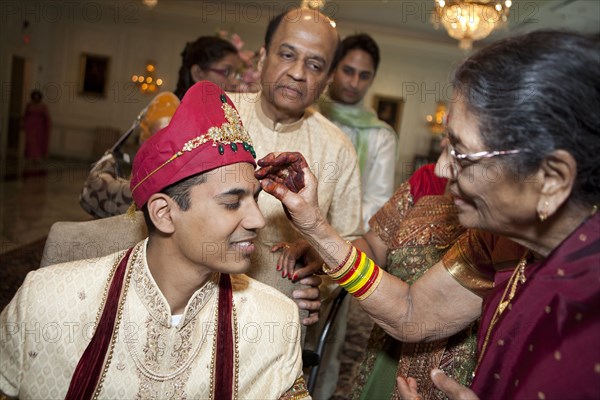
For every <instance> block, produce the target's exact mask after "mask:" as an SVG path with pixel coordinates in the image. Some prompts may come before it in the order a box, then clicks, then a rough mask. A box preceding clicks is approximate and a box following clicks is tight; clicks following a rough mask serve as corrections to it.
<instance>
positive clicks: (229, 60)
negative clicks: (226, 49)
mask: <svg viewBox="0 0 600 400" xmlns="http://www.w3.org/2000/svg"><path fill="white" fill-rule="evenodd" d="M241 62H242V59H241V58H240V57H239V56H238V55H237V54H234V53H228V54H227V55H225V57H223V58H221V59H220V60H219V61H216V62H215V64H238V63H241Z"/></svg>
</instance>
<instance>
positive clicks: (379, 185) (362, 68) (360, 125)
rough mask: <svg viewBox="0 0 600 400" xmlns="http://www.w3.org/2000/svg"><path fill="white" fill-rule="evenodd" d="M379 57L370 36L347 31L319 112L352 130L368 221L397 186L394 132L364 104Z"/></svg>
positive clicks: (345, 129) (350, 133)
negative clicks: (395, 181) (348, 33)
mask: <svg viewBox="0 0 600 400" xmlns="http://www.w3.org/2000/svg"><path fill="white" fill-rule="evenodd" d="M379 60H380V56H379V47H378V46H377V43H376V42H375V40H373V38H372V37H371V36H369V35H367V34H364V33H361V34H358V35H352V36H348V37H347V38H345V39H344V40H343V41H342V55H341V60H340V62H339V64H338V65H337V67H336V69H335V71H334V73H333V81H332V82H331V84H330V85H329V89H328V93H327V95H324V96H322V97H321V99H320V100H319V109H320V111H321V113H323V115H325V116H326V117H327V118H329V120H330V121H332V122H333V123H334V124H336V125H337V126H338V127H339V128H340V129H341V130H342V131H343V132H344V133H345V134H346V135H348V137H349V138H350V140H351V141H352V144H354V147H355V148H356V152H357V154H358V163H359V167H360V175H361V180H362V192H363V194H362V208H363V221H364V224H365V227H366V226H368V223H369V219H370V218H371V217H372V216H373V214H375V212H377V210H379V209H380V208H381V207H382V206H383V205H384V204H385V202H386V201H387V200H388V199H389V198H390V197H391V195H392V193H393V192H394V171H395V168H396V164H395V161H396V140H397V138H396V132H394V129H393V128H392V127H391V126H389V125H388V124H387V123H385V122H384V121H382V120H380V119H379V118H378V117H377V114H376V113H375V112H374V111H373V110H371V109H370V108H368V107H367V106H365V104H364V97H365V94H366V93H367V91H368V90H369V88H370V87H371V85H372V84H373V81H374V80H375V74H376V73H377V67H378V66H379Z"/></svg>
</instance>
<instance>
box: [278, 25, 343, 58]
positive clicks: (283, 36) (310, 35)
mask: <svg viewBox="0 0 600 400" xmlns="http://www.w3.org/2000/svg"><path fill="white" fill-rule="evenodd" d="M282 44H287V45H290V46H292V47H295V48H297V49H298V50H304V51H307V52H311V53H315V54H316V55H320V56H321V57H323V58H325V59H326V60H328V61H331V59H332V58H333V54H334V52H335V47H336V46H337V33H336V31H335V29H334V28H333V27H332V26H331V25H330V23H329V22H327V20H326V19H325V17H323V16H319V18H316V17H315V18H313V17H312V16H310V15H307V14H302V15H298V14H295V13H292V14H288V15H286V16H285V17H284V18H283V21H281V25H280V26H279V28H278V29H277V31H276V32H275V34H274V35H273V42H272V45H275V46H280V45H282Z"/></svg>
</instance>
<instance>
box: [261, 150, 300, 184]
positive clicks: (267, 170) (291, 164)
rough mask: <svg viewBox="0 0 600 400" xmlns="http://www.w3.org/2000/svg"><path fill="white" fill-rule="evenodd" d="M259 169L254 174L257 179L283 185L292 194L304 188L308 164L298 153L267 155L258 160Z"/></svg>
mask: <svg viewBox="0 0 600 400" xmlns="http://www.w3.org/2000/svg"><path fill="white" fill-rule="evenodd" d="M258 165H259V166H260V167H261V168H259V169H258V170H257V171H256V172H255V176H256V178H257V179H270V180H273V181H275V182H278V183H283V184H285V186H286V187H287V188H288V189H289V190H291V191H292V192H294V193H298V192H299V191H300V190H302V189H303V188H304V171H305V170H308V164H307V162H306V160H305V159H304V156H302V154H300V153H298V152H285V153H279V154H274V153H270V154H267V156H266V157H264V158H262V159H260V160H258Z"/></svg>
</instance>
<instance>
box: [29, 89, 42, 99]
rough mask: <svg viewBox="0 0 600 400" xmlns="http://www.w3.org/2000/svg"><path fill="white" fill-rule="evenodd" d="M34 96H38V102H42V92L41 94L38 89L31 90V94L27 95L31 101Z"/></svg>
mask: <svg viewBox="0 0 600 400" xmlns="http://www.w3.org/2000/svg"><path fill="white" fill-rule="evenodd" d="M35 96H39V98H40V100H42V99H43V98H44V96H43V95H42V92H41V91H39V90H38V89H34V90H32V91H31V94H30V95H29V98H30V99H31V100H33V98H34V97H35Z"/></svg>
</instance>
